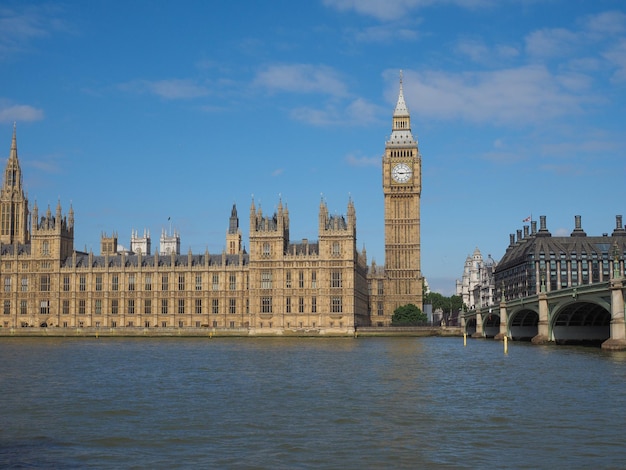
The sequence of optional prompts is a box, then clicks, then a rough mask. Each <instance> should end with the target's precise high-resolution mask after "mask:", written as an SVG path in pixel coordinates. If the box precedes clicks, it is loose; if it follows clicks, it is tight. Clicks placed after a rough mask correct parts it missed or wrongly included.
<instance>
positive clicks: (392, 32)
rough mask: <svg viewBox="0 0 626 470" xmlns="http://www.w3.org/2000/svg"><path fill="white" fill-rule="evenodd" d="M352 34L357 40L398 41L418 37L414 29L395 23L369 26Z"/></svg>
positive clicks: (374, 41)
mask: <svg viewBox="0 0 626 470" xmlns="http://www.w3.org/2000/svg"><path fill="white" fill-rule="evenodd" d="M352 35H353V37H354V39H355V40H356V41H358V42H362V43H367V42H372V43H389V42H398V41H414V40H415V39H417V38H418V34H417V31H416V30H413V29H409V28H406V27H400V26H398V25H397V24H395V23H392V24H389V23H387V24H382V25H377V26H370V27H368V28H365V29H362V30H358V31H353V32H352Z"/></svg>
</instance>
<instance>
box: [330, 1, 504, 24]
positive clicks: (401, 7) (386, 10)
mask: <svg viewBox="0 0 626 470" xmlns="http://www.w3.org/2000/svg"><path fill="white" fill-rule="evenodd" d="M496 1H497V0H496ZM442 3H449V4H452V5H457V6H459V7H463V8H477V7H482V6H488V5H492V4H494V0H393V1H389V0H324V5H326V6H327V7H331V8H334V9H336V10H339V11H351V10H354V11H355V12H357V13H359V14H361V15H366V16H371V17H374V18H376V19H378V20H380V21H389V20H396V19H398V18H402V17H404V16H407V14H408V13H409V12H410V11H412V10H416V9H419V8H424V7H428V6H431V5H441V4H442Z"/></svg>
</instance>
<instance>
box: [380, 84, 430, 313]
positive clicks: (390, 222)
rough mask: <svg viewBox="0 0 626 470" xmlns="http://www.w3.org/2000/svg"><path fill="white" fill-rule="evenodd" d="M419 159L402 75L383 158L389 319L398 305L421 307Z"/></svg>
mask: <svg viewBox="0 0 626 470" xmlns="http://www.w3.org/2000/svg"><path fill="white" fill-rule="evenodd" d="M421 168H422V157H421V155H420V153H419V149H418V146H417V140H416V139H414V138H413V134H412V133H411V116H410V114H409V110H408V108H407V106H406V103H405V101H404V94H403V90H402V72H400V91H399V94H398V102H397V103H396V108H395V110H394V112H393V124H392V132H391V136H390V138H389V140H388V141H387V142H386V144H385V154H384V156H383V162H382V169H383V175H382V176H383V194H384V197H385V280H384V293H385V296H384V298H385V301H384V313H385V316H388V317H391V315H392V314H393V311H394V310H395V309H396V308H397V307H399V306H402V305H406V304H409V303H411V304H414V305H417V306H418V307H419V308H422V303H423V298H422V296H423V292H422V290H423V289H422V274H421V268H420V263H421V261H420V195H421V190H422V171H421Z"/></svg>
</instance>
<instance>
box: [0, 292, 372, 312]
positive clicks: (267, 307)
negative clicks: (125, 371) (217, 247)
mask: <svg viewBox="0 0 626 470" xmlns="http://www.w3.org/2000/svg"><path fill="white" fill-rule="evenodd" d="M291 300H292V299H291V297H287V298H286V299H285V302H286V304H285V312H286V313H295V312H292V301H291ZM19 302H20V304H19V314H20V315H27V314H28V301H27V300H20V301H19ZM138 303H139V302H138V301H136V300H135V299H126V312H125V313H126V314H129V315H134V314H135V313H139V311H138V309H137V308H136V307H137V304H138ZM330 304H331V305H330V307H331V312H332V313H342V312H343V299H342V298H341V297H339V296H336V297H331V299H330ZM193 305H194V307H193V313H195V314H202V313H203V309H202V306H203V302H202V299H194V304H193ZM381 305H382V304H381ZM186 306H187V303H186V299H178V300H177V307H178V308H177V310H176V312H175V313H178V314H179V315H184V314H185V313H191V312H189V311H188V310H187V309H186ZM152 307H153V306H152V299H144V301H143V314H144V315H152V313H153V308H152ZM380 308H381V310H382V306H381V307H380ZM304 309H305V302H304V297H298V302H297V311H298V313H305V311H304ZM272 311H273V309H272V297H262V298H261V313H272ZM248 312H249V305H248V301H247V300H246V313H248ZM3 313H4V315H10V314H11V301H10V300H5V301H4V304H3ZM39 313H40V314H42V315H48V314H50V301H49V300H47V299H46V300H41V301H40V303H39ZM61 313H62V314H63V315H69V313H70V301H69V300H67V299H64V300H62V301H61ZM86 313H87V300H86V299H79V300H78V314H79V315H85V314H86ZM93 313H94V314H95V315H102V313H103V301H102V299H95V300H94V306H93ZM110 313H111V314H112V315H117V314H119V313H122V312H121V311H120V301H119V299H111V305H110ZM154 313H156V312H154ZM160 313H161V314H162V315H168V314H169V313H174V312H170V299H161V305H160ZM211 313H213V314H219V313H220V301H219V299H211ZM228 313H229V314H235V313H237V299H228ZM311 313H317V297H311Z"/></svg>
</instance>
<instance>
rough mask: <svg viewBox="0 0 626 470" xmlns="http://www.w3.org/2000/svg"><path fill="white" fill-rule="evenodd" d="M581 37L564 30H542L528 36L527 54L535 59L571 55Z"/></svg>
mask: <svg viewBox="0 0 626 470" xmlns="http://www.w3.org/2000/svg"><path fill="white" fill-rule="evenodd" d="M580 39H581V38H580V36H579V35H577V34H575V33H573V32H572V31H569V30H567V29H563V28H555V29H542V30H538V31H533V32H532V33H530V34H529V35H528V36H526V39H525V40H526V52H527V53H528V54H529V55H530V56H533V57H538V58H548V57H562V56H564V55H569V53H570V52H572V51H573V50H574V48H575V47H576V45H577V43H578V42H579V41H580Z"/></svg>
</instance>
